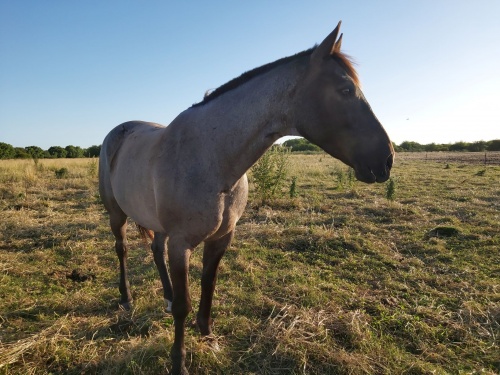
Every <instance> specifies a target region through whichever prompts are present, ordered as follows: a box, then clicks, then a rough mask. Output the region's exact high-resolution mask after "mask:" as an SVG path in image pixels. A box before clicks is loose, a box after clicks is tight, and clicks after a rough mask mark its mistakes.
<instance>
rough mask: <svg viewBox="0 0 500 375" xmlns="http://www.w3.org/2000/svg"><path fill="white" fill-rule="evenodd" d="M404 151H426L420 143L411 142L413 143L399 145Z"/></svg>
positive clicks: (405, 142) (407, 142)
mask: <svg viewBox="0 0 500 375" xmlns="http://www.w3.org/2000/svg"><path fill="white" fill-rule="evenodd" d="M399 147H400V148H401V150H402V151H410V152H415V151H424V146H422V145H421V144H420V143H417V142H411V141H404V142H403V143H401V144H400V145H399Z"/></svg>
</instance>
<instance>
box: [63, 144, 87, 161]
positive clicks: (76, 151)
mask: <svg viewBox="0 0 500 375" xmlns="http://www.w3.org/2000/svg"><path fill="white" fill-rule="evenodd" d="M64 149H65V150H66V153H67V154H66V157H67V158H72V159H74V158H83V149H82V148H81V147H80V146H72V145H69V146H66V147H65V148H64Z"/></svg>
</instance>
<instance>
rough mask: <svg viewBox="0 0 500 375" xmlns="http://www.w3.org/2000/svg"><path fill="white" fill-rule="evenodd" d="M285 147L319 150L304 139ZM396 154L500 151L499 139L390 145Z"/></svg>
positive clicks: (287, 143) (299, 149)
mask: <svg viewBox="0 0 500 375" xmlns="http://www.w3.org/2000/svg"><path fill="white" fill-rule="evenodd" d="M283 145H284V146H285V147H288V148H290V150H291V151H292V152H294V151H303V152H315V151H320V150H321V149H320V148H319V147H318V146H316V145H314V144H312V143H311V142H309V141H308V140H307V139H305V138H296V139H290V140H288V141H285V142H283ZM392 145H393V146H394V150H395V151H396V152H422V151H424V152H431V151H469V152H484V151H500V139H495V140H492V141H478V142H455V143H429V144H420V143H418V142H411V141H404V142H402V143H401V144H399V145H397V144H395V143H394V142H393V143H392Z"/></svg>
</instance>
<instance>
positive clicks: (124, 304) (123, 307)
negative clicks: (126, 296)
mask: <svg viewBox="0 0 500 375" xmlns="http://www.w3.org/2000/svg"><path fill="white" fill-rule="evenodd" d="M118 307H119V308H120V310H125V311H130V310H131V309H132V301H129V302H120V303H119V304H118Z"/></svg>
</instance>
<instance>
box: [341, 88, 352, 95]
mask: <svg viewBox="0 0 500 375" xmlns="http://www.w3.org/2000/svg"><path fill="white" fill-rule="evenodd" d="M350 93H351V89H343V90H342V94H344V95H349V94H350Z"/></svg>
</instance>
